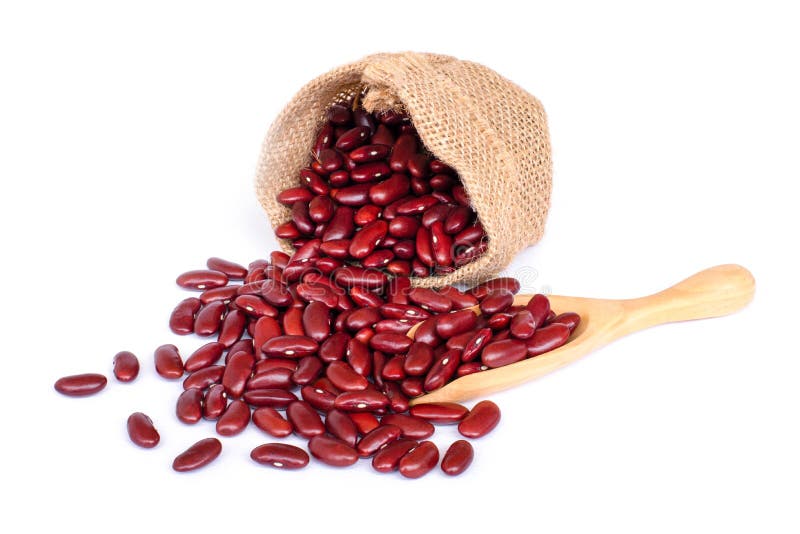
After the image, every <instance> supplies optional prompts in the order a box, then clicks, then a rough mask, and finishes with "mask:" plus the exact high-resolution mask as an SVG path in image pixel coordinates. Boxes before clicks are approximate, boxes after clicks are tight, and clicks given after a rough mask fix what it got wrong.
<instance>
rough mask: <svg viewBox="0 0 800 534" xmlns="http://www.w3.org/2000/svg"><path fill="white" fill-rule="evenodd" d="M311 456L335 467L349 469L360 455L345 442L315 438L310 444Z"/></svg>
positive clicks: (328, 438)
mask: <svg viewBox="0 0 800 534" xmlns="http://www.w3.org/2000/svg"><path fill="white" fill-rule="evenodd" d="M308 450H309V451H310V452H311V455H312V456H313V457H314V458H316V459H317V460H319V461H321V462H322V463H325V464H328V465H331V466H334V467H347V466H349V465H353V464H354V463H356V462H357V461H358V453H357V452H356V450H355V449H354V448H353V447H351V446H349V445H348V444H347V443H345V442H344V441H342V440H340V439H337V438H334V437H331V436H325V435H322V436H314V437H313V438H311V440H310V441H309V442H308Z"/></svg>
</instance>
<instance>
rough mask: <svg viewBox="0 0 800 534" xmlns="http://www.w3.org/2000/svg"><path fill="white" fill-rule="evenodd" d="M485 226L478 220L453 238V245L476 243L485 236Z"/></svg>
mask: <svg viewBox="0 0 800 534" xmlns="http://www.w3.org/2000/svg"><path fill="white" fill-rule="evenodd" d="M485 235H486V234H485V232H484V231H483V226H482V225H481V223H479V222H476V223H475V224H471V225H469V226H467V227H466V228H464V229H463V230H461V231H460V232H459V233H457V234H456V235H455V237H454V238H453V245H455V246H460V245H475V244H476V243H478V242H480V241H481V240H482V239H483V238H484V237H485ZM476 296H477V295H476Z"/></svg>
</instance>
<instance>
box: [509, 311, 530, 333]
mask: <svg viewBox="0 0 800 534" xmlns="http://www.w3.org/2000/svg"><path fill="white" fill-rule="evenodd" d="M510 328H511V335H512V336H513V337H515V338H517V339H523V340H524V339H528V338H530V337H531V336H532V335H533V333H534V332H535V331H536V320H535V319H534V318H533V314H532V313H531V312H529V311H528V310H522V311H518V312H517V313H515V314H514V316H513V317H512V318H511V324H510Z"/></svg>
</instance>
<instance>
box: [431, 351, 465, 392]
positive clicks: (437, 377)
mask: <svg viewBox="0 0 800 534" xmlns="http://www.w3.org/2000/svg"><path fill="white" fill-rule="evenodd" d="M460 363H461V351H460V350H458V349H454V350H448V351H447V352H445V353H444V354H442V356H441V357H440V358H439V359H438V360H436V361H435V362H434V364H433V365H432V366H431V368H430V370H429V371H428V374H427V375H425V383H424V387H425V391H433V390H435V389H439V388H440V387H442V386H444V385H445V384H446V383H447V382H448V381H449V380H450V379H451V378H453V375H455V374H456V369H458V365H459V364H460Z"/></svg>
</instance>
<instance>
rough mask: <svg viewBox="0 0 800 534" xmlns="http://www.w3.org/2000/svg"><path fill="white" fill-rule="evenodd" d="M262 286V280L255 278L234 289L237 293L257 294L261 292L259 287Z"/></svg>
mask: <svg viewBox="0 0 800 534" xmlns="http://www.w3.org/2000/svg"><path fill="white" fill-rule="evenodd" d="M263 286H264V280H263V279H262V280H256V281H255V282H250V283H247V284H244V285H241V286H239V287H238V288H237V289H236V293H237V294H238V295H257V294H260V293H261V288H262V287H263Z"/></svg>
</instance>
